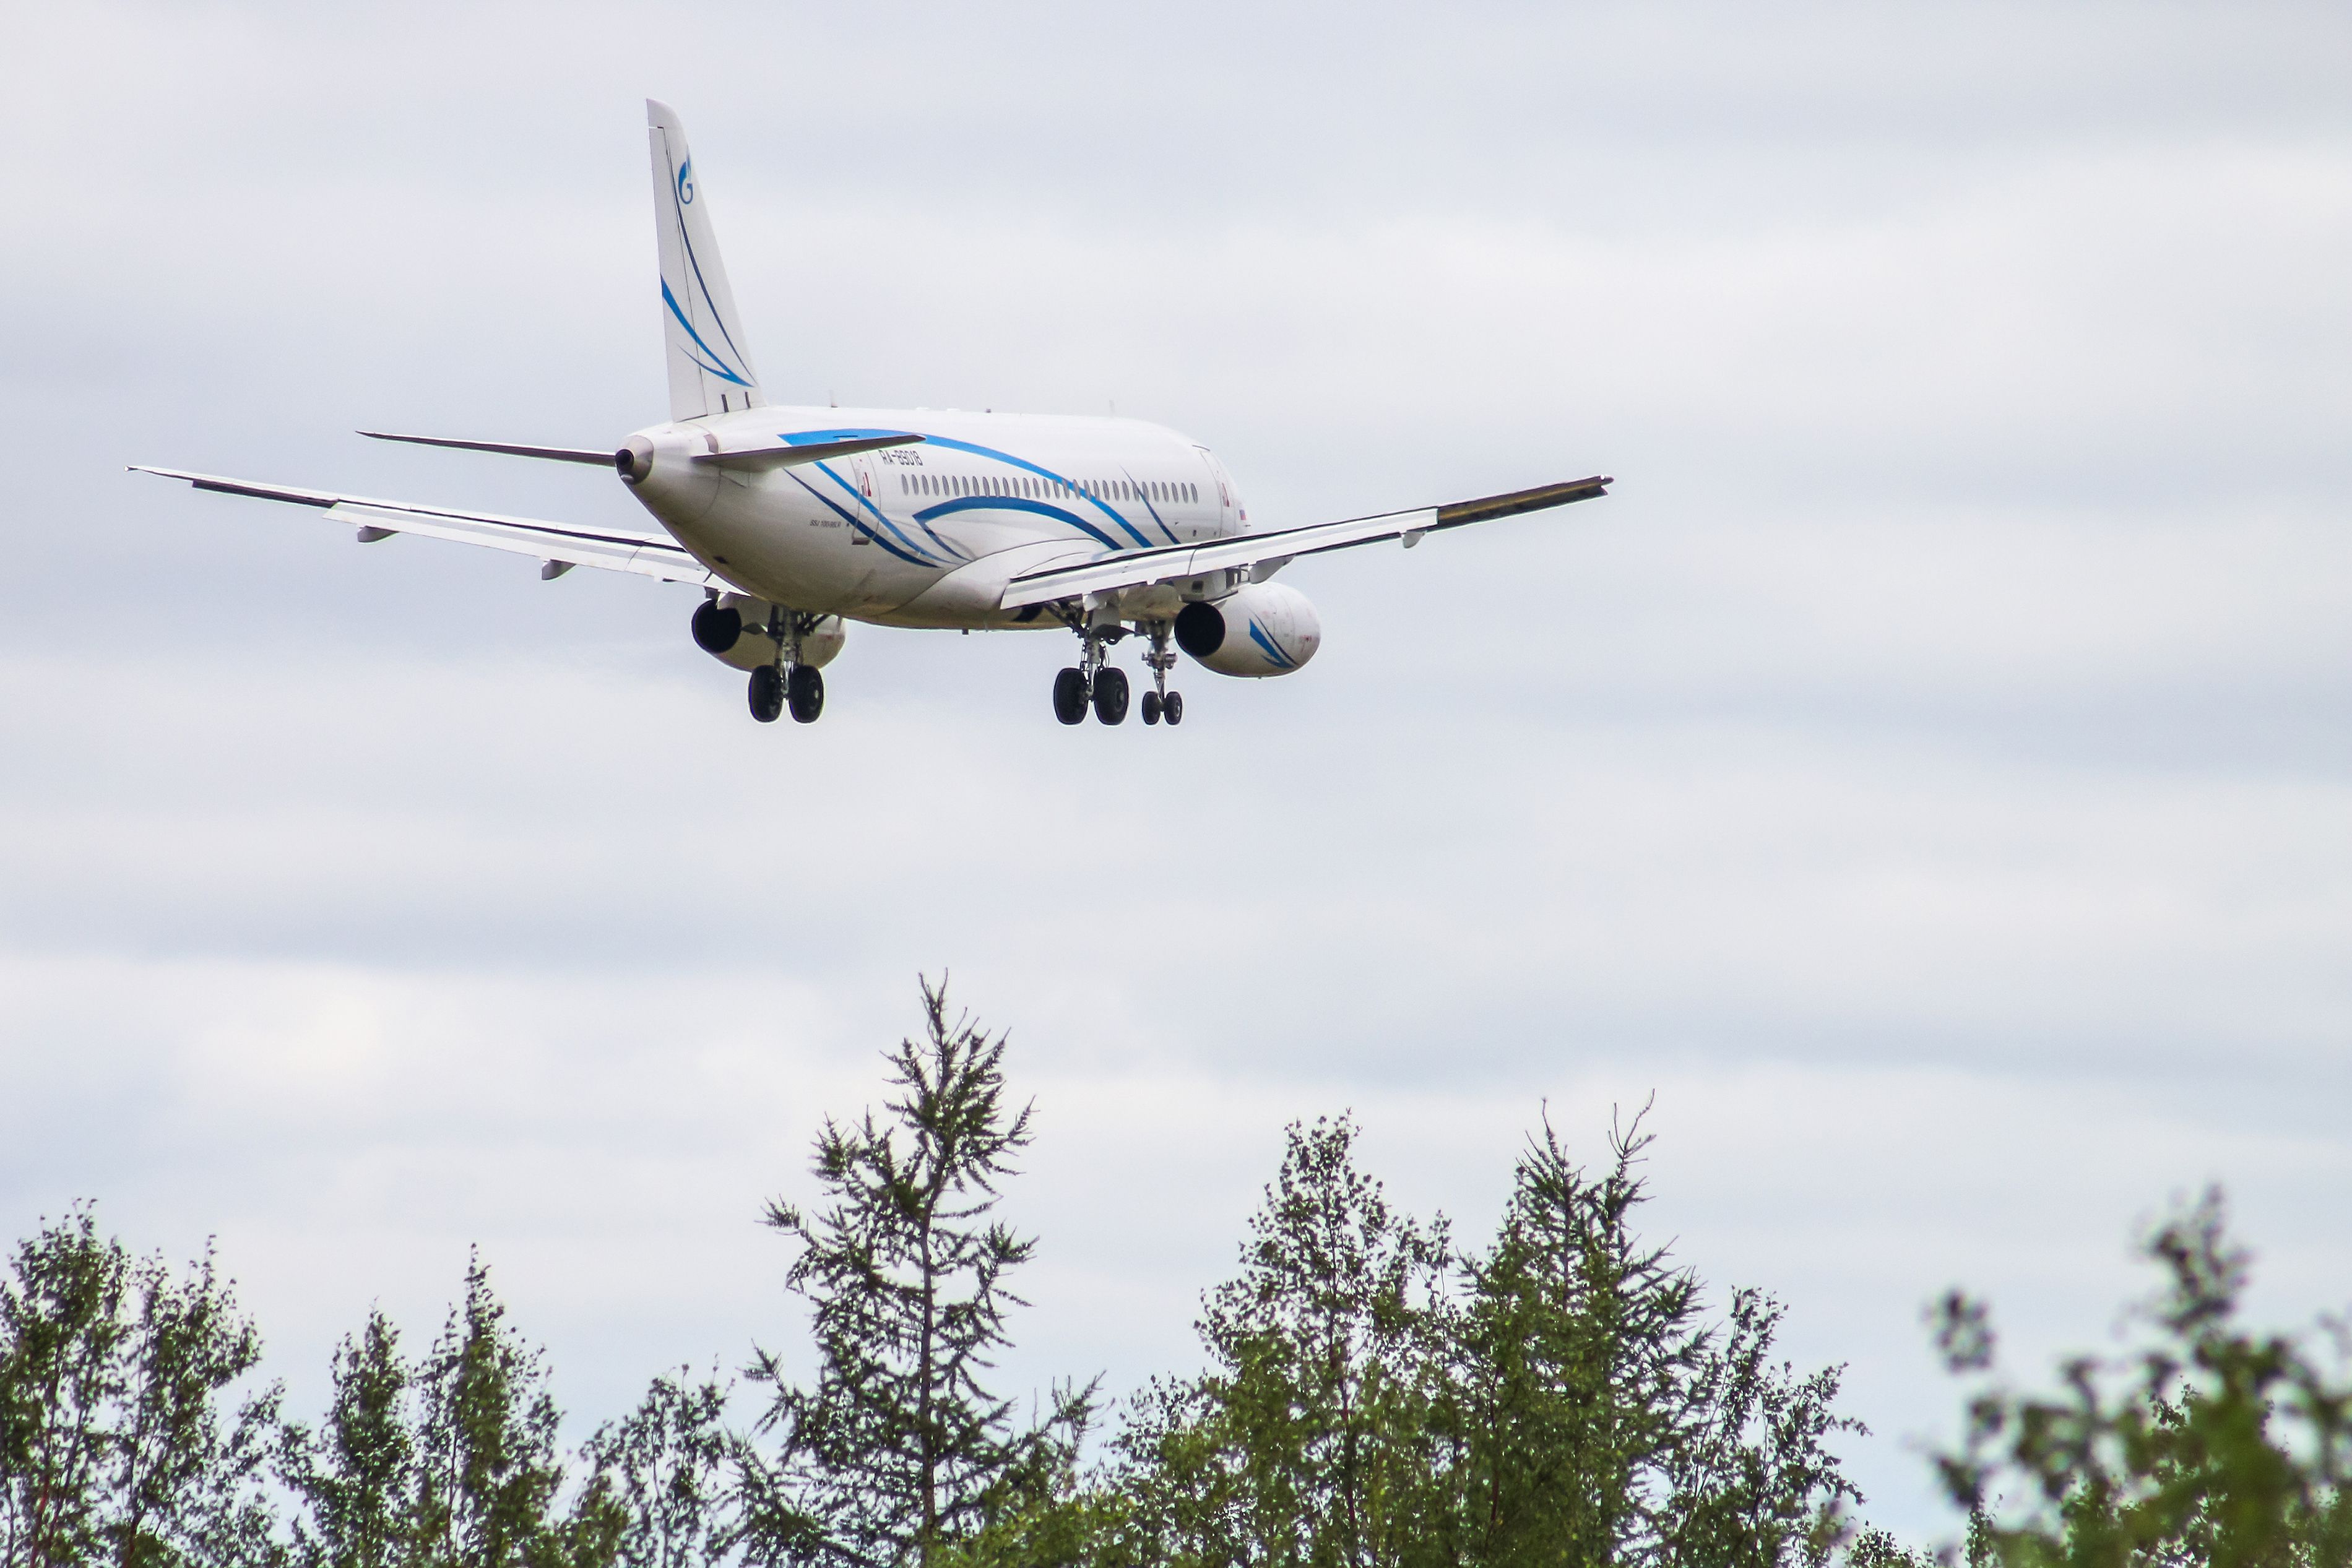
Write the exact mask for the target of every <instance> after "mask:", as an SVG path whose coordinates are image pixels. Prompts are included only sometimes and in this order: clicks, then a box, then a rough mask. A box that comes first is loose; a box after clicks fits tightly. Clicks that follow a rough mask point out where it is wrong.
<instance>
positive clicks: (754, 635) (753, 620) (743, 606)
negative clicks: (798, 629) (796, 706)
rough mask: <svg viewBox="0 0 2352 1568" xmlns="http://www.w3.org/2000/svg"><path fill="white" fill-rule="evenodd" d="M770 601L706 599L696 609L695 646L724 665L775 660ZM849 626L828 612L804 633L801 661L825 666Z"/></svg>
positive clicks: (750, 666) (735, 596)
mask: <svg viewBox="0 0 2352 1568" xmlns="http://www.w3.org/2000/svg"><path fill="white" fill-rule="evenodd" d="M767 624H768V601H766V600H764V599H752V598H750V597H749V596H747V595H744V594H740V593H723V594H720V595H719V597H718V598H717V599H707V600H705V601H703V602H702V603H701V605H700V606H699V607H698V608H697V609H696V611H695V612H694V645H695V646H696V647H698V648H699V649H701V650H702V651H703V652H704V653H708V654H709V655H710V656H711V657H712V658H714V659H716V660H718V661H719V663H720V664H732V665H734V666H735V668H737V669H739V670H756V669H758V668H760V667H761V665H763V664H774V663H775V662H776V641H775V639H774V638H772V637H771V636H769V635H768V633H767ZM848 636H849V628H847V627H846V626H845V625H843V624H842V622H841V617H840V616H838V615H827V616H825V617H824V619H823V620H820V621H819V622H817V623H816V624H815V625H814V626H813V627H811V628H810V629H809V630H808V631H806V632H802V633H801V663H802V664H806V665H808V666H810V667H811V668H813V669H819V670H822V669H824V667H825V666H826V665H827V664H832V663H833V659H834V655H835V654H836V653H840V652H841V645H842V643H844V642H845V641H847V640H848Z"/></svg>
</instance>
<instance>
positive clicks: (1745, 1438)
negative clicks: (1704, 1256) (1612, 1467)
mask: <svg viewBox="0 0 2352 1568" xmlns="http://www.w3.org/2000/svg"><path fill="white" fill-rule="evenodd" d="M1780 1316H1781V1307H1780V1302H1778V1301H1774V1300H1773V1299H1772V1298H1770V1297H1769V1296H1766V1295H1764V1294H1762V1293H1760V1292H1759V1291H1734V1292H1733V1293H1732V1298H1731V1311H1730V1315H1729V1317H1728V1318H1727V1320H1726V1322H1724V1323H1723V1324H1722V1325H1721V1326H1720V1327H1719V1328H1717V1330H1716V1331H1714V1334H1713V1336H1712V1338H1711V1342H1710V1343H1708V1345H1707V1346H1706V1352H1705V1354H1703V1355H1702V1356H1701V1357H1700V1359H1699V1363H1698V1365H1697V1368H1696V1376H1695V1377H1694V1378H1693V1379H1692V1381H1691V1382H1690V1384H1689V1385H1687V1391H1686V1414H1685V1419H1684V1421H1683V1424H1682V1429H1681V1431H1680V1432H1679V1433H1678V1434H1677V1440H1676V1441H1675V1444H1674V1445H1673V1447H1672V1448H1671V1449H1670V1450H1669V1452H1668V1454H1667V1455H1666V1457H1665V1463H1664V1479H1665V1481H1666V1493H1665V1503H1664V1508H1663V1510H1662V1511H1661V1520H1660V1530H1659V1544H1660V1546H1662V1547H1663V1548H1664V1551H1663V1553H1662V1555H1663V1557H1664V1559H1665V1560H1666V1561H1670V1562H1673V1563H1676V1564H1680V1565H1686V1568H1769V1565H1777V1564H1781V1563H1810V1564H1819V1563H1825V1562H1827V1561H1828V1560H1829V1557H1830V1555H1831V1553H1832V1551H1833V1550H1834V1548H1835V1547H1836V1546H1837V1545H1838V1543H1839V1542H1840V1541H1841V1540H1842V1539H1843V1538H1844V1536H1845V1535H1846V1533H1847V1528H1848V1527H1847V1526H1846V1524H1845V1521H1844V1518H1843V1510H1844V1506H1845V1505H1846V1504H1847V1503H1849V1502H1853V1503H1859V1502H1861V1501H1862V1500H1863V1498H1862V1493H1861V1491H1860V1490H1857V1489H1856V1488H1855V1487H1854V1486H1853V1484H1852V1483H1851V1482H1849V1481H1848V1480H1847V1479H1845V1476H1844V1473H1843V1469H1841V1468H1840V1465H1839V1461H1838V1458H1837V1456H1836V1455H1834V1454H1832V1452H1830V1450H1829V1448H1828V1439H1829V1436H1830V1434H1832V1432H1852V1433H1855V1434H1857V1435H1860V1434H1864V1432H1865V1431H1866V1429H1865V1428H1864V1426H1863V1425H1862V1423H1861V1422H1859V1421H1856V1420H1853V1418H1851V1417H1848V1416H1838V1415H1835V1414H1834V1413H1833V1409H1832V1407H1833V1406H1835V1404H1836V1402H1837V1395H1838V1385H1839V1384H1840V1382H1841V1380H1842V1377H1841V1375H1842V1373H1843V1368H1840V1367H1823V1368H1821V1369H1820V1370H1818V1371H1816V1372H1813V1373H1812V1374H1811V1375H1804V1376H1800V1375H1798V1374H1797V1372H1796V1370H1795V1369H1794V1368H1793V1367H1791V1366H1790V1364H1788V1363H1787V1362H1781V1363H1780V1364H1777V1365H1776V1364H1774V1363H1773V1362H1772V1359H1771V1354H1772V1344H1773V1341H1774V1339H1775V1337H1776V1336H1777V1334H1778V1333H1779V1330H1780ZM1891 1544H1892V1543H1891V1542H1879V1541H1874V1542H1871V1543H1870V1544H1869V1545H1868V1546H1866V1547H1865V1548H1864V1556H1865V1558H1867V1557H1868V1556H1869V1554H1870V1553H1871V1552H1881V1553H1882V1556H1881V1557H1880V1558H1879V1559H1878V1560H1880V1561H1884V1560H1885V1559H1884V1556H1883V1552H1884V1551H1885V1550H1886V1549H1889V1548H1891ZM1851 1557H1852V1553H1851V1552H1849V1559H1850V1560H1851Z"/></svg>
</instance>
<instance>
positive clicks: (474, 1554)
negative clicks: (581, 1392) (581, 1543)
mask: <svg viewBox="0 0 2352 1568" xmlns="http://www.w3.org/2000/svg"><path fill="white" fill-rule="evenodd" d="M505 1319H506V1308H505V1306H504V1305H503V1304H501V1303H500V1302H499V1300H498V1298H497V1297H496V1296H495V1295H493V1294H492V1293H491V1291H490V1283H489V1270H488V1268H487V1267H486V1266H485V1265H484V1264H483V1263H482V1261H481V1260H480V1258H479V1257H474V1258H471V1259H469V1260H467V1266H466V1295H465V1300H464V1301H462V1302H460V1303H459V1304H458V1305H457V1307H455V1308H453V1309H452V1310H451V1312H450V1314H449V1321H448V1323H447V1325H446V1327H444V1329H443V1330H442V1332H441V1337H440V1338H439V1339H438V1340H437V1341H436V1342H435V1343H434V1345H433V1348H432V1350H431V1351H430V1352H429V1353H428V1354H426V1356H425V1363H424V1365H423V1367H422V1368H421V1369H420V1371H419V1372H418V1374H417V1378H416V1383H417V1392H418V1394H419V1395H420V1396H421V1403H422V1411H421V1415H420V1418H419V1420H418V1422H417V1433H416V1503H415V1542H416V1545H417V1552H416V1556H415V1562H417V1563H421V1564H425V1565H428V1568H541V1565H542V1564H548V1563H558V1562H561V1561H562V1558H563V1557H564V1556H565V1555H566V1553H567V1551H568V1548H569V1546H570V1544H571V1542H570V1539H569V1535H568V1532H567V1529H566V1525H565V1521H562V1520H561V1519H559V1518H558V1517H556V1515H555V1513H554V1511H553V1505H554V1501H555V1497H556V1494H557V1492H558V1491H559V1490H562V1485H563V1467H562V1463H561V1461H560V1459H559V1458H558V1456H557V1452H556V1447H555V1437H556V1427H557V1425H558V1422H559V1420H560V1416H559V1414H558V1412H557V1410H556V1406H555V1401H554V1398H553V1397H552V1396H551V1395H550V1393H549V1392H548V1387H547V1382H548V1376H547V1365H546V1357H545V1355H544V1354H542V1353H541V1352H540V1351H539V1350H537V1349H535V1348H533V1347H531V1346H530V1345H527V1344H525V1343H523V1342H522V1341H521V1339H520V1337H519V1336H517V1335H516V1334H515V1333H514V1331H513V1330H511V1329H509V1327H507V1325H506V1322H505Z"/></svg>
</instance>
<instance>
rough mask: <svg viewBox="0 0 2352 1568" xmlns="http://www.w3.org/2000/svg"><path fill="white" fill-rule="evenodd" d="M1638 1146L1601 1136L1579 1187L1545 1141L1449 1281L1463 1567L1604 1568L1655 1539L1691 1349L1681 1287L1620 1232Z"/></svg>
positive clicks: (1547, 1131) (1634, 1204)
mask: <svg viewBox="0 0 2352 1568" xmlns="http://www.w3.org/2000/svg"><path fill="white" fill-rule="evenodd" d="M1649 1142H1650V1139H1649V1137H1648V1136H1647V1135H1645V1134H1643V1133H1642V1131H1641V1119H1640V1118H1639V1117H1636V1118H1635V1119H1634V1122H1633V1126H1632V1127H1631V1128H1630V1129H1627V1130H1624V1131H1622V1132H1618V1131H1614V1130H1612V1134H1611V1144H1610V1149H1611V1154H1612V1165H1611V1167H1610V1169H1609V1170H1608V1172H1607V1173H1606V1174H1605V1175H1603V1176H1601V1178H1600V1179H1599V1180H1597V1181H1594V1180H1591V1179H1589V1178H1587V1177H1586V1176H1585V1175H1584V1173H1583V1172H1582V1171H1581V1170H1580V1169H1579V1168H1578V1167H1577V1166H1575V1165H1574V1164H1572V1163H1571V1162H1570V1159H1569V1157H1568V1155H1567V1154H1566V1152H1565V1151H1564V1150H1563V1149H1562V1148H1561V1146H1560V1144H1559V1138H1558V1137H1557V1136H1556V1135H1555V1134H1554V1133H1553V1132H1552V1130H1551V1127H1550V1125H1549V1123H1547V1124H1545V1126H1544V1128H1543V1131H1542V1134H1541V1135H1540V1136H1539V1137H1538V1138H1533V1139H1530V1140H1529V1142H1528V1147H1527V1149H1526V1151H1525V1152H1524V1153H1523V1154H1522V1155H1521V1156H1520V1159H1519V1162H1518V1166H1517V1171H1516V1172H1515V1174H1514V1179H1513V1184H1512V1194H1511V1200H1510V1204H1509V1206H1508V1207H1507V1210H1506V1212H1505V1214H1504V1217H1503V1222H1502V1225H1501V1227H1500V1228H1499V1231H1498V1233H1497V1235H1496V1240H1495V1244H1494V1246H1493V1247H1492V1248H1491V1249H1489V1250H1488V1251H1487V1252H1486V1255H1485V1256H1483V1257H1481V1258H1476V1259H1473V1260H1469V1261H1468V1263H1467V1264H1466V1265H1465V1271H1464V1272H1465V1283H1466V1285H1467V1289H1468V1294H1469V1298H1470V1299H1469V1302H1468V1305H1467V1307H1466V1309H1465V1312H1464V1315H1463V1322H1462V1329H1461V1333H1460V1334H1459V1336H1458V1338H1457V1341H1456V1344H1455V1347H1454V1356H1453V1365H1454V1376H1455V1386H1456V1388H1457V1389H1458V1390H1459V1394H1458V1398H1459V1401H1460V1403H1459V1411H1460V1415H1459V1417H1458V1419H1459V1422H1460V1427H1461V1430H1462V1433H1463V1441H1462V1447H1461V1453H1462V1459H1461V1468H1460V1471H1459V1475H1458V1478H1457V1479H1458V1484H1459V1486H1460V1488H1461V1491H1462V1496H1463V1501H1464V1508H1463V1525H1464V1540H1465V1547H1466V1548H1467V1549H1468V1551H1469V1552H1470V1555H1471V1557H1472V1559H1473V1560H1474V1561H1476V1562H1479V1563H1493V1564H1514V1565H1516V1564H1522V1563H1525V1564H1537V1563H1580V1564H1605V1563H1622V1562H1626V1561H1630V1560H1633V1559H1635V1558H1638V1557H1639V1556H1640V1555H1641V1549H1642V1547H1643V1545H1644V1544H1645V1543H1646V1542H1650V1541H1651V1540H1653V1539H1654V1535H1655V1533H1656V1532H1655V1529H1654V1517H1653V1515H1654V1507H1655V1503H1656V1494H1657V1490H1658V1489H1657V1487H1656V1485H1655V1484H1654V1478H1655V1476H1656V1473H1657V1471H1658V1469H1660V1467H1661V1466H1662V1465H1663V1464H1664V1461H1665V1459H1666V1458H1667V1456H1668V1455H1669V1454H1670V1453H1671V1452H1672V1451H1673V1449H1674V1448H1675V1444H1676V1442H1677V1441H1678V1440H1679V1437H1680V1434H1681V1432H1682V1429H1683V1427H1684V1424H1685V1419H1686V1416H1687V1412H1688V1409H1689V1405H1690V1401H1689V1398H1688V1396H1687V1387H1688V1384H1689V1382H1690V1380H1691V1378H1692V1377H1693V1376H1694V1375H1695V1374H1696V1370H1697V1368H1698V1367H1699V1365H1700V1364H1701V1363H1702V1361H1703V1359H1704V1357H1705V1354H1706V1346H1707V1335H1706V1328H1705V1326H1704V1324H1703V1322H1701V1317H1700V1300H1699V1285H1698V1281H1697V1278H1696V1276H1695V1275H1694V1274H1692V1273H1691V1272H1690V1271H1689V1270H1686V1269H1677V1268H1675V1267H1674V1266H1673V1265H1672V1264H1671V1262H1670V1261H1669V1259H1668V1255H1667V1252H1666V1250H1665V1249H1664V1248H1662V1247H1654V1246H1650V1245H1648V1244H1646V1243H1644V1242H1643V1241H1642V1240H1641V1239H1639V1238H1638V1237H1637V1236H1636V1235H1635V1233H1634V1231H1633V1211H1634V1210H1635V1209H1636V1208H1638V1207H1640V1206H1641V1204H1642V1203H1643V1201H1644V1200H1645V1196H1646V1195H1645V1193H1644V1190H1643V1181H1642V1177H1641V1176H1640V1174H1639V1171H1638V1168H1637V1167H1638V1166H1639V1164H1640V1162H1641V1159H1642V1156H1643V1151H1644V1150H1646V1148H1647V1147H1648V1145H1649Z"/></svg>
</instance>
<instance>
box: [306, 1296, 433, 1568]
mask: <svg viewBox="0 0 2352 1568" xmlns="http://www.w3.org/2000/svg"><path fill="white" fill-rule="evenodd" d="M411 1377H412V1374H411V1372H410V1370H409V1368H408V1366H407V1364H406V1363H404V1361H402V1359H401V1356H400V1332H399V1330H397V1329H395V1328H394V1326H393V1324H392V1322H391V1320H390V1319H388V1318H386V1317H385V1316H384V1315H383V1312H381V1311H375V1312H370V1313H369V1314H368V1320H367V1323H366V1326H365V1327H364V1328H362V1330H361V1331H360V1333H359V1335H358V1337H357V1338H356V1339H353V1338H349V1337H347V1338H345V1339H344V1341H343V1342H342V1344H341V1346H340V1347H339V1348H338V1349H337V1351H336V1353H335V1359H334V1369H333V1374H332V1380H333V1393H332V1396H331V1400H330V1403H329V1406H328V1409H327V1418H326V1421H325V1423H324V1425H323V1427H321V1429H320V1432H319V1433H318V1434H317V1435H316V1436H315V1437H314V1436H312V1434H311V1433H310V1431H309V1430H308V1429H307V1428H305V1427H299V1426H293V1425H289V1427H287V1428H286V1432H285V1435H284V1437H283V1440H282V1441H281V1443H280V1446H279V1460H278V1473H279V1476H280V1477H281V1479H283V1480H284V1481H285V1483H286V1485H287V1488H288V1490H290V1491H291V1492H292V1493H293V1494H294V1495H295V1496H296V1497H297V1498H298V1499H299V1500H300V1501H301V1502H302V1504H303V1510H302V1511H301V1513H300V1514H299V1515H298V1516H297V1518H296V1520H295V1524H294V1555H295V1559H296V1561H297V1562H298V1563H300V1564H301V1565H302V1568H394V1565H395V1564H402V1563H407V1562H408V1561H409V1560H410V1557H411V1554H412V1552H414V1551H415V1549H416V1547H417V1546H418V1544H419V1542H417V1541H416V1539H415V1537H416V1531H417V1519H416V1479H417V1478H416V1434H415V1430H414V1427H413V1426H412V1423H411V1419H410V1416H409V1410H408V1406H409V1398H410V1384H411Z"/></svg>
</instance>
